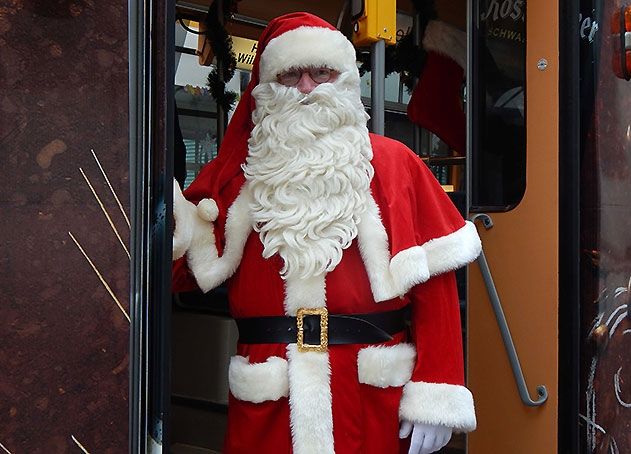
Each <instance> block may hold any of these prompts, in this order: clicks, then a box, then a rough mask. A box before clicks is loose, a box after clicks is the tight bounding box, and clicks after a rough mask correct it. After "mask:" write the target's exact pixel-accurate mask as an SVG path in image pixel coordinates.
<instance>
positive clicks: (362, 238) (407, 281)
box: [357, 195, 482, 302]
mask: <svg viewBox="0 0 631 454" xmlns="http://www.w3.org/2000/svg"><path fill="white" fill-rule="evenodd" d="M366 205H367V209H366V211H365V212H364V214H363V215H362V218H361V221H360V223H359V224H358V226H357V228H358V232H357V241H358V245H359V252H360V254H361V256H362V260H363V262H364V265H365V267H366V272H367V274H368V279H369V280H370V288H371V289H372V294H373V297H374V298H375V301H377V302H381V301H387V300H389V299H392V298H396V297H398V296H402V295H404V294H405V293H407V292H408V291H409V290H410V289H411V288H412V287H413V286H415V285H416V284H421V283H423V282H425V281H427V280H428V279H429V278H430V277H431V276H435V275H437V274H441V273H444V272H447V271H451V270H455V269H457V268H460V267H461V266H464V265H466V264H467V263H469V262H472V261H473V260H475V259H476V258H477V256H478V255H479V254H480V251H481V250H482V245H481V243H480V238H479V236H478V232H477V230H476V228H475V226H474V225H473V224H472V223H471V222H469V221H466V222H465V225H464V226H463V227H461V228H460V229H458V230H456V231H455V232H452V233H450V234H449V235H445V236H443V237H440V238H435V239H433V240H430V241H428V242H426V243H425V244H423V245H420V246H412V247H410V248H408V249H404V250H403V251H400V252H399V253H398V254H396V255H395V256H394V257H392V258H391V256H390V247H389V245H388V235H387V234H386V229H385V228H384V226H383V223H382V222H381V216H380V214H379V207H378V206H377V203H376V202H375V200H374V198H373V197H372V195H371V196H369V197H368V200H367V204H366Z"/></svg>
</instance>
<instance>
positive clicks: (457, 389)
mask: <svg viewBox="0 0 631 454" xmlns="http://www.w3.org/2000/svg"><path fill="white" fill-rule="evenodd" d="M399 418H400V419H401V420H406V421H411V422H418V423H423V424H433V425H440V426H446V427H451V428H453V429H454V430H455V431H457V432H470V431H472V430H474V429H475V426H476V419H475V408H474V406H473V396H472V395H471V392H470V391H469V390H468V389H467V388H465V387H464V386H459V385H449V384H446V383H425V382H408V384H406V385H405V387H404V388H403V396H402V398H401V404H400V405H399Z"/></svg>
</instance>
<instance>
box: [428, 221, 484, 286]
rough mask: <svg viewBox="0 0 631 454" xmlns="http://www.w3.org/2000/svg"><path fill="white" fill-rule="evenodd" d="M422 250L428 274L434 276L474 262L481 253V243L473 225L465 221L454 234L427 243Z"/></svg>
mask: <svg viewBox="0 0 631 454" xmlns="http://www.w3.org/2000/svg"><path fill="white" fill-rule="evenodd" d="M423 249H424V250H425V254H426V255H427V268H428V270H429V274H430V276H436V275H437V274H441V273H445V272H447V271H452V270H455V269H458V268H460V267H461V266H464V265H466V264H467V263H470V262H472V261H474V260H475V259H476V258H477V257H478V255H480V251H482V243H481V242H480V237H479V236H478V231H477V229H476V228H475V225H474V224H473V223H472V222H469V221H466V222H465V225H464V226H463V227H461V228H460V229H458V230H456V231H455V232H453V233H451V234H449V235H445V236H443V237H440V238H436V239H433V240H430V241H428V242H427V243H425V244H424V245H423Z"/></svg>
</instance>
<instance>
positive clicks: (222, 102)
mask: <svg viewBox="0 0 631 454" xmlns="http://www.w3.org/2000/svg"><path fill="white" fill-rule="evenodd" d="M218 2H222V11H223V14H222V15H223V23H224V24H225V23H226V21H227V20H228V19H229V18H230V13H232V10H233V1H232V0H215V1H214V2H213V3H212V4H211V5H210V8H209V9H208V14H207V15H206V36H207V37H208V40H209V41H210V47H211V48H212V50H213V54H214V55H215V57H216V58H217V61H221V62H222V63H223V68H222V73H221V75H220V74H219V73H218V72H217V68H213V69H212V70H211V71H210V74H208V88H209V90H210V94H211V95H212V97H213V98H215V100H216V102H217V105H218V106H221V107H222V108H223V110H224V112H228V111H230V109H232V106H233V105H234V103H235V101H236V100H237V93H235V92H234V91H226V82H225V81H229V80H230V79H232V77H233V76H234V72H235V69H236V67H237V59H236V58H235V55H234V51H233V49H232V38H231V37H230V35H229V34H228V32H227V31H226V28H225V26H224V25H222V23H221V21H220V20H219V14H218V11H217V4H218Z"/></svg>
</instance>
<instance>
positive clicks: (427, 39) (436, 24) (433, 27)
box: [423, 20, 467, 69]
mask: <svg viewBox="0 0 631 454" xmlns="http://www.w3.org/2000/svg"><path fill="white" fill-rule="evenodd" d="M423 48H424V49H425V50H426V51H433V52H436V53H438V54H441V55H444V56H445V57H449V58H451V59H452V60H453V61H455V62H456V63H458V64H459V65H460V67H461V68H463V69H466V67H467V34H466V33H465V32H463V31H462V30H458V29H457V28H455V27H453V26H451V25H449V24H447V23H445V22H441V21H437V20H433V21H430V22H429V23H428V24H427V27H426V28H425V35H424V36H423Z"/></svg>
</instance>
